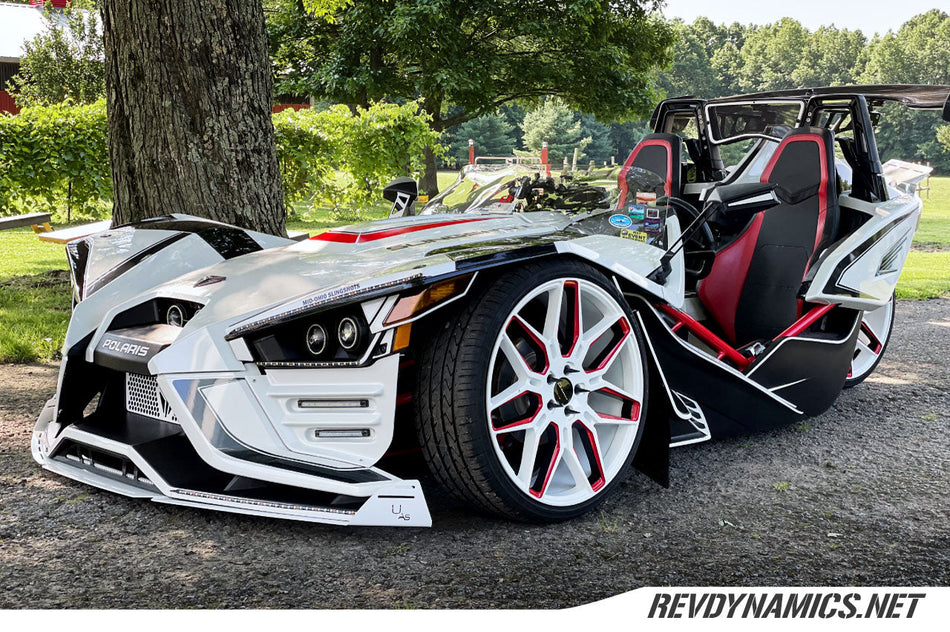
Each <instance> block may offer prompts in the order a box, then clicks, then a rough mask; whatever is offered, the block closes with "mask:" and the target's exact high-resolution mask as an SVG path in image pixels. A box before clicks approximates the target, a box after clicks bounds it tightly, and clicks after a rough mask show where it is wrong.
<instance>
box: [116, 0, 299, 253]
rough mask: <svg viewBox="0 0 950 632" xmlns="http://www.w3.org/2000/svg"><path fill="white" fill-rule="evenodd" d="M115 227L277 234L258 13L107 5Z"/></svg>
mask: <svg viewBox="0 0 950 632" xmlns="http://www.w3.org/2000/svg"><path fill="white" fill-rule="evenodd" d="M102 17H103V26H104V36H105V42H104V43H105V58H106V91H107V100H108V119H109V154H110V161H111V164H112V179H113V184H114V190H115V201H114V210H113V220H114V223H115V224H117V225H118V224H123V223H127V222H131V221H137V220H141V219H145V218H148V217H155V216H160V215H167V214H169V213H187V214H190V215H197V216H200V217H206V218H209V219H214V220H217V221H222V222H227V223H229V224H235V225H237V226H241V227H243V228H250V229H254V230H260V231H263V232H268V233H272V234H285V227H284V204H283V190H282V186H281V180H280V169H279V166H278V162H277V149H276V146H275V142H274V126H273V122H272V120H271V104H272V92H273V80H272V78H271V71H270V61H269V58H268V54H267V39H266V31H265V26H264V14H263V11H262V7H261V3H260V2H247V1H246V0H148V1H147V2H141V1H130V0H104V1H103V3H102Z"/></svg>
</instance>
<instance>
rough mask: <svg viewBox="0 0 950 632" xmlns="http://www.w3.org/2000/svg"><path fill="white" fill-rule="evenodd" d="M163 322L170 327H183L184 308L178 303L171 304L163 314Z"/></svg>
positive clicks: (184, 321) (184, 320)
mask: <svg viewBox="0 0 950 632" xmlns="http://www.w3.org/2000/svg"><path fill="white" fill-rule="evenodd" d="M165 322H166V323H167V324H169V325H171V326H172V327H184V326H185V323H186V322H187V320H186V319H185V310H184V308H183V307H182V306H181V305H179V304H178V303H173V304H172V306H171V307H169V308H168V310H167V311H166V312H165Z"/></svg>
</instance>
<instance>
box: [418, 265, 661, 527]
mask: <svg viewBox="0 0 950 632" xmlns="http://www.w3.org/2000/svg"><path fill="white" fill-rule="evenodd" d="M414 332H415V330H414ZM417 364H418V366H419V369H418V374H417V377H418V380H417V386H416V394H415V397H414V401H415V405H416V419H417V424H418V433H419V440H420V444H421V446H422V451H423V454H424V456H425V459H426V461H427V463H428V464H429V467H430V469H431V470H432V472H433V474H434V476H435V477H436V478H437V479H438V480H439V482H440V483H441V484H442V485H443V486H444V487H445V488H446V489H448V490H449V491H450V492H452V493H453V494H454V495H455V496H457V497H459V498H461V499H462V500H464V501H467V502H469V503H471V504H473V505H475V506H477V507H479V508H481V509H484V510H487V511H489V512H492V513H496V514H500V515H504V516H507V517H512V518H516V519H521V520H531V521H541V522H554V521H559V520H566V519H569V518H573V517H576V516H579V515H581V514H583V513H585V512H587V511H589V510H590V509H591V508H593V507H595V506H596V505H598V504H599V503H600V502H602V501H603V499H604V498H605V497H606V496H607V495H608V494H609V493H610V491H611V490H612V489H613V488H614V487H616V486H617V484H619V483H620V481H621V480H623V478H624V477H625V476H626V474H627V473H628V471H629V469H630V462H631V461H632V459H633V455H634V453H635V451H636V448H637V444H638V443H639V441H640V436H641V435H642V433H643V425H644V424H643V420H644V419H645V418H646V405H647V401H646V398H647V392H648V388H647V366H646V354H645V352H644V346H643V340H642V336H641V333H640V331H639V328H638V323H637V321H636V320H635V319H634V318H632V317H631V313H630V311H629V309H628V308H627V307H626V303H625V301H624V300H623V298H622V296H621V295H620V293H619V292H618V291H617V289H616V288H614V287H613V285H612V284H611V283H610V282H609V280H608V279H607V278H606V277H605V276H604V275H603V274H601V273H600V272H598V271H596V270H594V269H593V268H591V267H589V266H586V265H584V264H582V263H579V262H575V261H555V262H547V263H545V264H531V265H527V266H524V267H522V268H518V269H514V270H511V271H508V272H506V273H505V274H504V275H503V276H501V277H500V278H498V279H497V280H495V281H494V282H493V283H492V284H491V285H489V286H488V287H487V288H484V289H483V290H482V291H481V292H480V293H478V294H476V295H475V296H472V297H470V300H469V301H468V302H467V303H466V304H465V305H463V306H462V307H461V308H459V309H458V311H457V312H456V313H455V315H454V317H453V318H450V319H448V320H447V321H446V322H444V323H443V324H442V325H441V326H440V327H439V328H438V331H435V332H433V336H432V338H431V340H429V341H428V342H427V345H426V348H425V349H424V350H422V351H421V353H420V355H419V357H418V360H417Z"/></svg>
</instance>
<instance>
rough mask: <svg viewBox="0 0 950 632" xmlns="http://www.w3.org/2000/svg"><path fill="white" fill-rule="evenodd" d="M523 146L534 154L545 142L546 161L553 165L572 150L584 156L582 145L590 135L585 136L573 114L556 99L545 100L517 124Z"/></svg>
mask: <svg viewBox="0 0 950 632" xmlns="http://www.w3.org/2000/svg"><path fill="white" fill-rule="evenodd" d="M521 129H522V130H523V131H524V147H525V149H526V150H527V152H528V153H529V154H531V155H534V156H539V155H541V148H542V143H545V142H546V143H547V144H548V161H549V162H550V164H551V165H553V166H554V167H557V166H558V165H559V164H560V163H561V161H562V160H563V159H564V158H567V159H568V161H570V160H571V158H572V157H573V155H574V149H575V148H577V149H578V150H580V152H581V153H580V157H583V156H584V153H583V151H584V148H585V147H587V145H588V144H590V141H591V138H590V137H589V136H587V137H585V136H584V133H583V131H582V130H581V122H580V120H579V119H578V117H577V115H576V114H575V113H574V112H573V111H572V110H571V109H570V108H569V107H567V105H566V104H565V103H564V102H563V101H561V100H560V99H548V100H547V101H545V102H544V105H542V106H541V107H539V108H537V109H534V110H531V111H530V112H528V113H527V114H525V117H524V121H523V122H522V123H521Z"/></svg>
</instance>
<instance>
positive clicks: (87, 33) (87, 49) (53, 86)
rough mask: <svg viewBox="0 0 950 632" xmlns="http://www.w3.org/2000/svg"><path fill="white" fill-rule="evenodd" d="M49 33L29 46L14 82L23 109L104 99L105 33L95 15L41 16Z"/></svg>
mask: <svg viewBox="0 0 950 632" xmlns="http://www.w3.org/2000/svg"><path fill="white" fill-rule="evenodd" d="M43 17H44V20H45V22H46V32H45V33H42V34H40V35H37V36H36V37H35V38H34V39H33V40H31V41H29V42H25V43H24V45H23V47H24V49H25V53H24V55H23V57H22V58H21V59H20V70H19V73H18V74H17V76H15V77H14V78H13V88H14V92H15V93H16V96H15V99H16V102H17V105H19V106H20V107H28V106H31V105H50V104H53V103H60V102H62V101H66V100H69V101H71V102H73V103H79V104H89V103H93V102H95V101H98V100H99V99H102V98H103V97H104V96H105V87H106V84H105V67H104V64H103V43H102V33H101V29H100V26H99V20H98V18H97V14H96V13H95V12H92V11H79V10H75V9H66V10H65V11H54V10H51V9H46V10H44V12H43Z"/></svg>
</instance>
